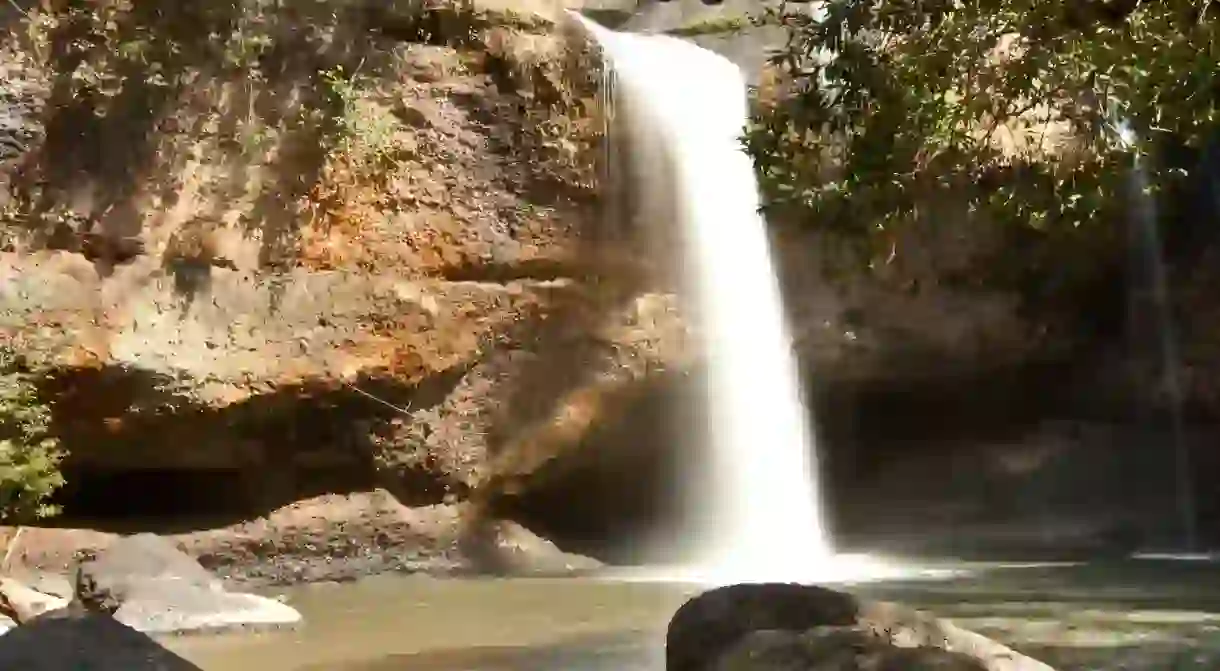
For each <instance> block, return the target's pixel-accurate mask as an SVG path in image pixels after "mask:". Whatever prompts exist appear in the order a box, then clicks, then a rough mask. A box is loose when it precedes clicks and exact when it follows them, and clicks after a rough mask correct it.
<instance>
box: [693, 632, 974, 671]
mask: <svg viewBox="0 0 1220 671" xmlns="http://www.w3.org/2000/svg"><path fill="white" fill-rule="evenodd" d="M711 669H713V670H714V671H865V670H867V671H987V667H986V666H985V665H984V664H983V663H982V662H980V661H978V660H976V659H972V658H971V657H969V656H967V655H963V654H961V653H956V652H949V651H947V650H942V649H940V648H900V647H897V646H895V645H893V644H891V643H890V642H888V641H886V640H884V639H883V638H879V637H878V636H876V635H875V634H874V632H873V631H872V630H871V629H868V628H839V627H823V628H819V629H813V630H811V631H807V632H804V633H800V634H797V633H793V632H788V631H756V632H752V633H750V634H746V636H745V637H744V638H742V639H741V641H739V642H738V643H737V644H736V645H733V646H732V647H730V648H729V650H728V651H727V652H725V653H724V654H723V655H721V656H720V657H719V658H717V660H716V662H715V664H714V665H713V666H712V667H711Z"/></svg>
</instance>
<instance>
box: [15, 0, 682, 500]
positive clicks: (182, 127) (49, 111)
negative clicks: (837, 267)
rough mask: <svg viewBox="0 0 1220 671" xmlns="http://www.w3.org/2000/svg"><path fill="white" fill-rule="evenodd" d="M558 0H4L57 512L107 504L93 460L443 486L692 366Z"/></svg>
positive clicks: (570, 435)
mask: <svg viewBox="0 0 1220 671" xmlns="http://www.w3.org/2000/svg"><path fill="white" fill-rule="evenodd" d="M562 10H563V6H562V4H561V3H559V2H548V1H544V0H539V1H538V2H503V1H500V0H478V1H476V2H441V3H434V2H412V1H410V0H404V1H402V2H392V3H382V2H370V3H363V2H325V3H271V2H262V1H261V0H245V1H238V0H233V1H231V2H222V3H215V2H186V3H182V2H165V3H129V2H121V1H120V2H108V3H100V4H99V3H87V2H73V1H70V0H69V1H64V2H50V3H43V5H41V6H31V7H29V8H28V9H27V11H28V14H26V15H24V16H13V17H11V18H12V21H13V24H12V25H14V26H15V28H14V29H13V30H11V31H10V33H9V37H8V38H6V39H5V42H4V44H3V49H4V53H5V58H4V61H3V64H2V65H0V68H3V76H2V77H0V147H3V154H2V155H0V158H2V159H3V164H2V166H3V168H2V170H0V212H2V214H0V241H2V244H3V251H2V252H0V332H3V334H4V339H5V342H6V343H7V344H8V345H9V346H10V347H11V348H13V349H15V350H16V351H17V352H18V353H19V354H20V355H21V356H22V357H23V358H24V359H25V360H26V361H27V363H29V364H30V365H33V366H36V367H38V368H39V369H41V370H45V371H47V374H46V376H45V378H44V379H43V381H42V383H41V389H42V393H43V395H44V397H45V398H46V399H47V400H49V401H50V402H51V405H52V408H53V411H54V425H55V432H56V434H58V436H59V437H60V438H61V440H62V441H63V446H64V448H65V450H66V452H67V455H68V457H67V460H66V461H65V463H64V468H65V471H66V472H67V473H68V480H69V485H68V487H67V489H66V490H65V497H66V500H67V501H69V511H68V512H69V513H73V512H75V513H77V514H82V513H90V512H97V511H96V510H93V511H90V510H81V507H82V506H77V507H76V508H75V509H73V507H72V505H71V503H70V502H71V501H72V497H73V496H75V495H79V496H83V497H85V498H86V499H89V500H92V501H94V502H95V503H91V504H86V505H84V506H83V507H84V508H89V507H90V506H93V507H96V505H95V504H96V502H98V501H99V499H105V498H107V497H105V496H101V497H99V496H98V495H97V493H96V492H94V493H93V494H92V498H91V499H90V497H89V495H88V494H87V493H82V491H81V490H82V489H88V488H89V487H90V486H91V485H90V484H89V483H91V482H92V483H100V482H106V483H109V484H107V485H105V487H108V488H110V490H111V492H112V493H113V494H114V495H115V496H116V497H118V498H123V496H127V498H128V499H129V500H135V499H138V498H140V496H138V495H137V496H131V495H130V494H127V495H120V494H119V491H120V490H123V489H130V488H132V487H139V486H141V485H138V484H136V483H139V482H145V483H148V482H153V479H155V478H153V476H154V475H155V474H173V473H180V472H183V471H186V472H193V473H198V474H200V476H201V477H203V476H208V475H209V474H210V475H211V476H215V478H214V479H213V480H211V482H213V483H220V484H213V485H212V486H204V487H203V489H204V490H209V489H210V490H211V491H205V492H198V493H197V494H196V495H188V494H184V493H183V491H182V490H183V489H184V487H183V486H169V487H161V488H160V489H161V490H162V491H149V492H147V493H146V497H147V498H148V499H149V500H148V501H145V502H144V503H143V504H136V503H133V504H132V505H133V506H134V507H136V508H138V509H139V510H137V511H135V512H137V513H141V514H150V513H156V512H158V508H162V510H161V511H160V512H167V513H171V512H174V511H172V510H170V509H171V508H174V504H172V503H170V502H169V501H168V499H167V498H165V497H169V498H173V497H174V496H175V495H180V496H183V497H187V498H192V497H193V498H192V501H193V502H186V503H183V504H182V507H183V508H185V509H186V510H185V511H177V512H178V513H183V512H186V513H190V512H203V513H207V512H213V511H214V510H215V509H218V508H223V509H226V510H231V509H234V508H237V509H241V508H244V509H246V510H248V511H255V512H257V511H266V510H269V509H271V508H272V507H275V506H277V505H282V504H284V503H287V502H290V501H293V500H295V499H298V498H301V497H302V496H306V495H309V494H313V493H318V492H329V491H345V490H346V489H351V488H355V489H368V488H371V487H372V486H382V487H385V488H387V489H388V490H390V491H391V492H393V493H394V494H395V495H396V496H397V497H398V498H399V499H400V500H402V501H404V502H407V503H409V504H412V505H423V504H439V503H453V502H456V501H460V500H462V499H464V498H466V497H467V496H468V495H469V493H470V492H471V491H472V490H473V489H474V488H476V487H477V486H478V485H479V484H480V483H483V482H485V481H488V480H495V479H497V478H501V477H502V476H503V477H507V478H508V479H511V478H512V477H515V476H518V475H524V474H528V473H530V472H532V471H533V470H535V469H537V468H538V467H539V466H540V465H541V464H543V463H545V462H547V461H548V460H549V459H550V458H551V457H552V456H554V454H556V453H557V452H559V449H558V448H559V447H561V446H562V447H570V446H573V445H579V444H580V443H581V441H582V439H583V437H584V436H585V434H586V433H587V432H588V431H589V430H590V427H592V426H593V425H595V424H596V423H599V422H603V421H610V419H609V418H612V417H614V416H615V413H616V412H618V410H617V409H618V408H619V407H620V406H623V405H624V403H625V402H626V401H625V400H624V399H628V398H630V397H631V396H632V394H633V393H634V392H632V389H633V385H635V384H636V383H637V382H639V381H641V380H645V379H646V378H649V377H650V376H653V375H656V374H657V373H658V372H659V371H662V370H664V369H666V368H667V367H670V368H673V367H678V368H680V367H681V366H682V362H683V361H684V360H686V359H687V358H688V357H687V355H685V354H684V353H685V352H686V351H687V348H686V347H685V346H684V343H685V341H686V332H685V326H684V325H683V324H682V322H681V320H680V319H679V317H678V315H677V307H676V302H675V301H674V299H673V296H672V295H671V294H668V293H665V292H664V289H663V287H662V288H657V286H656V283H655V282H651V283H650V281H649V279H648V273H647V272H645V271H644V270H642V265H641V264H640V263H638V262H637V261H635V260H634V259H637V258H639V254H638V253H637V252H638V250H636V249H635V248H634V247H633V242H632V240H631V239H630V238H631V236H630V235H628V234H624V233H623V232H622V231H616V230H615V229H614V228H613V227H609V226H606V225H605V222H604V220H603V217H602V210H601V208H600V205H599V203H600V201H601V194H600V187H599V181H598V174H599V165H600V163H599V161H600V159H599V155H600V154H599V148H600V146H601V142H602V136H603V128H604V124H603V122H602V120H601V118H600V109H599V106H598V104H597V94H598V90H597V86H598V83H599V81H600V66H599V65H598V58H597V55H596V53H595V51H594V50H593V49H591V47H590V45H589V44H588V42H587V39H586V38H585V36H584V35H583V33H582V32H580V31H579V30H576V29H574V27H573V26H572V25H571V23H570V22H569V21H568V20H566V19H565V17H564V15H563V13H562ZM6 11H8V10H6ZM625 259H633V260H632V261H631V262H630V263H628V262H626V261H625ZM140 473H145V474H148V475H149V478H150V479H145V480H140V479H139V477H138V476H139V474H140ZM133 474H134V475H133ZM124 476H131V477H128V478H127V479H126V480H124V479H123V477H124ZM132 477H134V478H135V479H132ZM116 478H117V479H116ZM177 482H179V483H182V482H185V480H182V479H179V480H177ZM124 483H125V484H124ZM149 486H150V487H153V485H149ZM218 486H225V487H235V488H236V491H230V492H226V493H223V494H221V493H219V492H217V491H215V487H218ZM95 488H96V487H95ZM185 488H186V489H189V487H185ZM166 489H174V490H178V491H177V494H174V493H171V492H169V491H164V490H166ZM220 497H223V498H227V499H239V500H240V501H241V502H242V504H241V505H227V506H226V505H220V504H218V503H216V502H215V501H212V502H209V501H208V499H216V498H220ZM158 500H162V501H164V503H163V504H162V503H159V502H158ZM194 506H198V508H199V509H198V510H194V511H191V510H190V508H192V507H194ZM246 514H247V515H248V514H249V513H246Z"/></svg>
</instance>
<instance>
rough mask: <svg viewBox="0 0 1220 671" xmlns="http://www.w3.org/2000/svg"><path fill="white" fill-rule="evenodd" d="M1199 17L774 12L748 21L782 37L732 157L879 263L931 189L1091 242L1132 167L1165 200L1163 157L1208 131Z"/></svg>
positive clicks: (1189, 8)
mask: <svg viewBox="0 0 1220 671" xmlns="http://www.w3.org/2000/svg"><path fill="white" fill-rule="evenodd" d="M800 6H801V7H808V5H806V4H805V3H801V5H800ZM1217 10H1220V6H1217V5H1215V4H1214V3H1210V2H1204V3H1198V2H1193V1H1190V0H1165V1H1163V2H1138V1H1134V0H1111V1H1110V2H1097V1H1087V2H1044V1H1042V0H1001V1H1000V2H996V3H971V2H962V1H954V0H932V1H928V2H914V3H913V2H907V1H905V0H831V1H830V2H828V3H826V4H825V7H824V10H823V11H820V12H819V13H817V14H815V13H811V12H810V11H809V10H808V9H800V10H793V9H790V8H789V7H788V6H787V5H786V4H784V5H781V7H780V8H779V9H778V10H774V11H772V12H770V13H769V14H767V15H766V16H765V17H764V18H763V19H762V20H764V21H770V22H775V23H779V24H782V25H783V26H785V27H786V28H787V32H788V42H787V44H786V45H785V47H784V48H783V49H782V50H781V51H780V52H779V53H778V54H776V56H775V58H774V59H773V62H772V63H773V66H774V67H775V69H776V71H777V72H778V79H779V81H780V87H779V88H780V90H779V93H778V94H777V95H775V96H774V97H770V98H766V97H764V99H763V100H762V102H761V104H760V105H759V106H758V113H757V115H756V117H755V118H754V120H753V124H752V126H751V127H750V129H749V130H748V132H747V135H746V146H747V150H748V151H749V153H750V154H751V155H752V157H753V158H754V159H755V161H756V163H757V165H758V170H759V177H760V183H761V185H762V187H763V189H764V191H765V194H766V196H767V198H768V203H769V206H770V207H771V208H772V209H773V211H783V212H785V213H786V214H787V215H788V218H789V219H797V220H800V221H804V222H808V223H810V224H811V225H815V226H819V227H823V228H825V229H828V230H831V231H833V232H834V233H837V234H841V235H843V236H844V237H846V238H853V239H856V240H859V241H862V242H864V243H865V244H864V245H862V248H863V249H865V250H867V257H868V258H869V260H870V261H873V260H875V259H876V258H877V257H878V255H890V256H892V254H893V250H894V244H895V243H896V241H897V239H898V236H896V235H895V232H896V230H898V229H899V228H900V227H902V226H903V225H905V224H906V223H908V222H910V221H911V220H912V219H914V218H915V217H916V216H917V215H918V214H919V212H918V210H919V209H920V208H921V207H922V206H923V205H925V204H926V203H928V202H933V201H937V200H943V197H944V196H945V195H946V194H948V193H949V192H952V193H953V194H954V197H955V198H957V197H965V198H966V199H967V201H968V202H967V204H968V207H969V209H970V211H971V212H976V213H985V214H986V216H987V218H988V219H989V220H991V221H998V222H1000V223H1001V224H1004V225H1009V224H1010V225H1012V226H1013V227H1015V228H1023V229H1029V230H1032V231H1035V232H1038V234H1045V235H1048V236H1054V235H1060V234H1062V232H1063V231H1067V232H1068V235H1072V236H1077V237H1079V235H1081V234H1079V233H1073V232H1072V231H1074V230H1075V229H1081V228H1083V229H1092V230H1093V231H1095V232H1097V233H1098V235H1101V236H1102V237H1104V236H1106V235H1108V234H1107V233H1106V232H1104V231H1098V229H1102V228H1106V227H1111V228H1112V227H1113V226H1112V224H1113V223H1114V222H1116V221H1120V220H1121V218H1120V217H1119V216H1117V215H1119V214H1121V211H1122V210H1123V209H1124V208H1126V207H1127V205H1126V202H1129V201H1126V199H1127V198H1129V197H1131V195H1132V194H1131V193H1129V191H1131V183H1130V181H1129V174H1130V169H1131V167H1132V165H1133V163H1134V162H1135V161H1137V160H1138V161H1141V162H1142V163H1143V164H1144V167H1145V169H1146V170H1147V172H1148V175H1149V180H1148V184H1147V185H1146V188H1145V191H1146V193H1148V194H1152V195H1157V194H1161V193H1166V192H1169V191H1171V190H1172V189H1173V188H1175V184H1180V183H1181V181H1182V179H1183V178H1184V177H1185V176H1186V173H1187V172H1189V169H1190V168H1191V166H1190V165H1189V163H1190V162H1189V161H1186V162H1185V163H1183V162H1181V161H1178V162H1177V164H1175V163H1174V160H1173V159H1172V158H1171V157H1172V156H1179V157H1180V156H1182V155H1183V153H1185V154H1193V155H1196V156H1197V154H1198V152H1200V151H1201V150H1202V149H1203V147H1204V146H1205V144H1206V143H1207V142H1208V141H1210V140H1211V139H1212V138H1213V136H1214V135H1215V134H1216V131H1217V127H1218V122H1220V119H1218V118H1217V113H1216V108H1217V105H1216V102H1217V94H1218V92H1220V87H1217V85H1216V84H1217V81H1216V78H1215V76H1214V74H1213V72H1214V65H1213V64H1214V63H1215V62H1216V61H1217V59H1220V41H1218V40H1217V37H1220V34H1218V31H1220V11H1217ZM1184 150H1185V151H1184ZM1165 200H1166V201H1168V200H1169V199H1165ZM1124 201H1126V202H1124ZM1090 234H1091V233H1090ZM898 252H899V253H901V250H898Z"/></svg>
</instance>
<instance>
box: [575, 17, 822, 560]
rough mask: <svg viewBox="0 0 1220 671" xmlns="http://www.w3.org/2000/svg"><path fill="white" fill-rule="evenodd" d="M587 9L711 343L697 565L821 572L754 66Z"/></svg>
mask: <svg viewBox="0 0 1220 671" xmlns="http://www.w3.org/2000/svg"><path fill="white" fill-rule="evenodd" d="M578 18H579V17H578ZM580 20H582V21H584V23H585V25H586V26H587V28H588V29H589V30H590V31H591V33H592V34H593V36H594V37H595V39H596V40H597V42H598V43H599V44H600V45H601V46H602V48H603V50H604V53H605V54H606V56H607V60H608V62H609V67H610V68H611V69H612V72H613V79H614V85H613V97H612V100H611V101H610V102H611V104H612V105H613V106H614V108H615V110H616V112H622V113H624V114H625V117H626V118H627V119H629V122H630V124H631V125H633V126H636V128H635V129H629V132H628V135H629V136H630V138H631V140H633V143H632V145H631V146H630V147H629V151H631V152H633V156H632V159H633V160H634V161H635V163H636V166H637V167H636V169H635V170H634V171H632V174H633V175H634V176H635V178H636V179H637V180H644V181H648V182H649V183H646V184H640V185H638V187H639V190H648V189H655V188H656V181H657V180H660V181H661V183H663V184H665V185H666V187H667V188H668V189H669V190H670V192H669V193H668V194H666V195H667V196H668V201H669V202H668V203H665V204H664V205H665V206H664V208H663V209H662V208H657V209H658V211H657V212H655V216H654V218H655V219H656V220H655V221H652V222H645V223H647V224H650V225H655V226H677V227H678V230H679V236H680V240H681V245H682V247H683V249H681V250H680V251H679V253H678V254H677V255H676V260H679V261H680V262H681V263H683V264H684V271H685V273H686V274H687V277H688V278H689V283H688V287H689V290H690V293H692V294H693V296H692V298H693V301H691V302H692V304H693V305H692V308H693V312H694V314H695V316H696V319H697V321H698V325H699V326H700V327H701V328H700V331H701V332H702V335H703V337H704V339H705V343H706V347H707V352H708V368H709V375H708V380H709V382H708V388H707V410H708V417H709V420H708V427H707V436H708V441H709V442H710V445H709V447H710V449H709V451H708V459H710V461H711V463H710V468H706V469H698V468H695V469H691V472H692V473H694V474H697V475H698V477H696V478H692V479H693V480H695V481H694V482H689V483H686V484H687V487H688V490H689V495H690V496H691V497H692V501H691V508H692V509H693V510H696V511H698V513H699V514H698V521H699V523H697V524H696V525H695V527H694V528H695V529H696V530H697V533H699V534H701V536H702V537H701V539H700V542H699V543H698V545H699V550H700V552H699V560H698V562H697V564H698V571H700V572H701V573H703V574H705V575H706V576H707V577H708V578H709V579H710V580H713V581H716V582H722V581H725V582H727V581H745V580H756V579H763V580H771V579H781V578H783V579H809V578H815V577H818V571H817V567H818V565H819V564H821V563H825V562H826V561H827V560H828V559H829V558H830V557H831V556H832V552H831V545H830V540H829V538H828V535H827V533H826V530H825V527H824V525H823V519H822V514H821V510H820V500H819V492H818V487H817V469H816V464H815V463H814V455H815V445H814V437H813V433H812V431H811V427H810V426H809V421H808V411H807V410H806V408H805V405H804V403H803V400H802V394H801V385H800V378H799V375H798V371H797V367H796V362H795V359H794V357H793V353H792V346H791V338H790V336H789V331H788V324H787V318H786V315H785V312H784V305H783V300H782V297H781V294H780V287H779V283H778V279H777V277H776V274H775V268H774V264H773V262H772V259H771V250H770V244H769V240H768V237H767V228H766V225H765V222H764V221H763V219H762V217H761V215H760V214H759V211H758V210H759V195H758V188H757V184H756V181H755V177H754V170H753V166H752V164H751V161H750V159H749V157H748V156H747V155H746V154H745V152H744V151H742V148H741V142H740V137H741V135H742V133H743V131H744V130H745V124H746V120H747V99H746V83H745V79H744V76H743V74H742V72H741V70H740V68H738V67H737V66H736V65H734V64H733V63H732V62H730V61H729V60H727V59H725V58H723V57H721V56H720V55H718V54H715V53H713V52H711V51H708V50H705V49H702V48H700V47H698V46H695V45H694V44H691V43H689V42H686V41H684V40H680V39H677V38H673V37H669V36H663V35H640V34H632V33H619V32H613V31H610V30H607V29H605V28H603V27H601V26H599V25H597V24H596V23H593V22H591V21H588V20H586V19H583V18H580ZM613 140H614V139H613V138H611V141H613ZM658 154H660V155H658ZM645 165H647V166H652V169H651V170H649V169H646V168H643V167H641V166H645ZM658 171H668V174H663V175H658V174H657V172H658ZM633 186H634V185H633ZM670 217H673V218H675V219H676V221H671V220H669V219H670Z"/></svg>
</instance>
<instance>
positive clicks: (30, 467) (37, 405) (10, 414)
mask: <svg viewBox="0 0 1220 671" xmlns="http://www.w3.org/2000/svg"><path fill="white" fill-rule="evenodd" d="M50 423H51V413H50V410H49V409H48V408H47V406H46V404H45V403H43V402H42V401H41V400H40V399H39V397H38V392H37V389H36V388H35V386H34V383H33V380H32V377H31V374H30V373H28V372H27V371H24V370H22V368H21V366H20V364H19V362H18V361H17V360H16V359H15V358H14V357H13V355H12V353H11V352H9V351H8V350H6V349H3V348H0V520H3V521H4V522H7V523H20V522H25V521H29V520H31V519H35V518H39V517H47V516H49V515H53V514H55V513H56V512H57V510H56V509H55V508H53V507H52V506H49V505H47V503H46V500H47V498H48V497H50V496H51V494H53V493H54V492H55V490H56V489H58V488H59V487H60V486H62V485H63V484H64V479H63V475H61V474H60V472H59V462H60V459H61V458H62V453H61V452H60V449H59V441H58V440H57V439H56V438H54V437H53V436H52V435H51V433H50Z"/></svg>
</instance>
